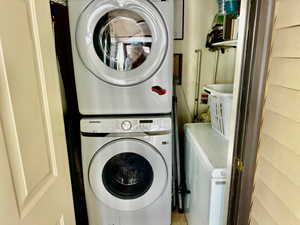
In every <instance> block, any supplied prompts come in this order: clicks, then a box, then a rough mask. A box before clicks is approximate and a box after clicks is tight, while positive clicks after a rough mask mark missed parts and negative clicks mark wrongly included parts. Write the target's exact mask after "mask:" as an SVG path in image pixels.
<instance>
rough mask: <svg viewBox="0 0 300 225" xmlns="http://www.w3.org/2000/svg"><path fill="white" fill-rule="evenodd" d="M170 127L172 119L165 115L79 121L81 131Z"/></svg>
mask: <svg viewBox="0 0 300 225" xmlns="http://www.w3.org/2000/svg"><path fill="white" fill-rule="evenodd" d="M171 129H172V119H171V117H169V116H165V117H147V118H145V117H140V118H139V117H134V118H119V117H118V118H112V117H110V118H88V119H82V120H81V121H80V130H81V132H83V133H129V132H130V133H134V132H136V133H138V132H161V131H170V130H171Z"/></svg>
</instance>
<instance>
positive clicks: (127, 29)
mask: <svg viewBox="0 0 300 225" xmlns="http://www.w3.org/2000/svg"><path fill="white" fill-rule="evenodd" d="M93 42H94V47H95V50H96V53H97V55H98V57H99V60H101V61H102V62H103V63H104V64H105V65H107V66H108V67H110V68H112V69H114V70H117V71H130V70H133V69H135V68H137V67H139V66H140V65H141V64H143V63H144V62H145V61H146V59H147V57H148V55H149V54H150V52H151V45H152V35H151V30H150V28H149V27H148V25H147V23H146V21H145V20H144V19H143V18H142V17H141V16H140V15H139V14H137V13H136V12H133V11H129V10H125V9H117V10H112V11H110V12H108V13H106V14H105V15H104V16H103V17H101V19H100V20H99V21H98V23H97V25H96V27H95V31H94V37H93Z"/></svg>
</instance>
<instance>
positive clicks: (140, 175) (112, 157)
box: [89, 138, 168, 211]
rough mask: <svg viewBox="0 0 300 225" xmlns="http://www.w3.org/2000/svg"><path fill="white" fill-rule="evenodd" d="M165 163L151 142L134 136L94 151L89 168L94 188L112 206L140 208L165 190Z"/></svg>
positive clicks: (125, 208)
mask: <svg viewBox="0 0 300 225" xmlns="http://www.w3.org/2000/svg"><path fill="white" fill-rule="evenodd" d="M167 180H168V172H167V167H166V163H165V161H164V159H163V157H162V156H161V154H160V153H159V152H158V151H157V150H156V149H155V148H154V147H153V146H151V145H150V144H148V143H146V142H144V141H141V140H138V139H131V138H124V139H118V140H116V141H112V142H110V143H108V144H106V145H105V146H103V147H102V148H101V149H99V150H98V152H97V153H96V154H95V156H94V157H93V159H92V160H91V163H90V167H89V182H90V186H91V189H92V190H93V192H94V194H95V195H96V196H97V198H98V199H99V200H101V201H102V202H103V203H105V204H106V205H108V206H110V207H111V208H113V209H118V210H122V211H132V210H138V209H141V208H144V207H146V206H147V205H150V204H151V203H153V202H154V201H155V200H157V198H159V196H160V195H161V194H162V193H163V192H164V190H165V188H166V185H167Z"/></svg>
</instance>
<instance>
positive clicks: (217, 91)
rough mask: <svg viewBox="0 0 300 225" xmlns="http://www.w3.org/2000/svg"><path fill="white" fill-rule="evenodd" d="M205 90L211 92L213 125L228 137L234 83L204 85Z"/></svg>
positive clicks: (209, 98) (209, 103) (210, 105)
mask: <svg viewBox="0 0 300 225" xmlns="http://www.w3.org/2000/svg"><path fill="white" fill-rule="evenodd" d="M204 91H205V92H206V93H208V94H209V96H208V105H209V109H210V114H211V125H212V127H213V128H214V129H215V130H216V131H217V132H219V133H220V134H222V135H224V136H225V137H226V138H228V137H229V129H230V121H231V111H232V97H233V95H232V93H233V85H232V84H211V85H207V86H206V87H204Z"/></svg>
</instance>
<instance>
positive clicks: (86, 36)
mask: <svg viewBox="0 0 300 225" xmlns="http://www.w3.org/2000/svg"><path fill="white" fill-rule="evenodd" d="M68 6H69V17H70V30H71V38H72V52H73V62H74V70H75V81H76V90H77V97H78V104H79V111H80V113H81V114H82V115H121V114H123V115H124V114H162V113H166V114H167V113H169V112H171V108H172V107H171V106H172V77H173V75H172V63H173V0H69V1H68Z"/></svg>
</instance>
